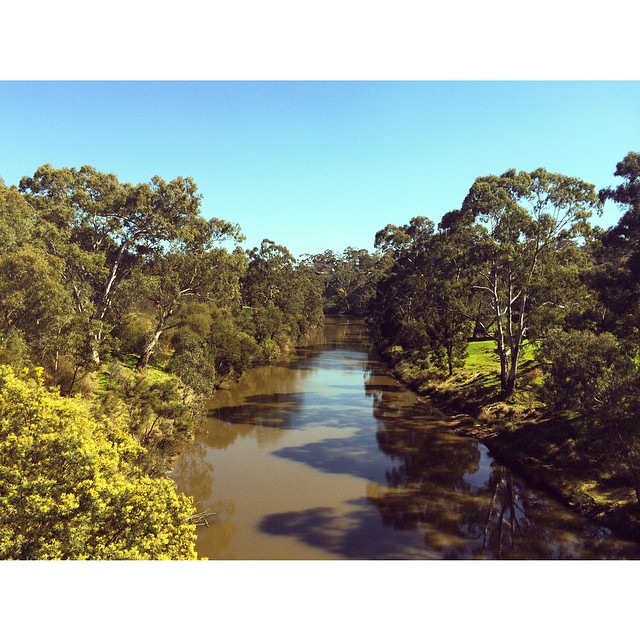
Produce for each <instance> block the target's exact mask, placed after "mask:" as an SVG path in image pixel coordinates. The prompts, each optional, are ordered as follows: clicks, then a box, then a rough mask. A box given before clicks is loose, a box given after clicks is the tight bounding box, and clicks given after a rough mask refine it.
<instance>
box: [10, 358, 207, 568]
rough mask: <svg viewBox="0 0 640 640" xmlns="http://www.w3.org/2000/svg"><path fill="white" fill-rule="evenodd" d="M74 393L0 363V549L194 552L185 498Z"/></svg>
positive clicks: (48, 554) (79, 553)
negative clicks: (152, 473)
mask: <svg viewBox="0 0 640 640" xmlns="http://www.w3.org/2000/svg"><path fill="white" fill-rule="evenodd" d="M141 451H142V449H141V447H140V446H139V445H138V444H137V443H136V442H135V441H134V440H133V439H132V438H131V436H129V435H128V434H127V432H126V431H125V430H124V429H122V428H121V427H120V426H118V425H117V424H113V423H107V422H101V421H97V420H95V419H93V418H92V417H91V416H90V414H89V412H88V410H87V408H86V407H85V406H84V405H83V404H82V403H81V402H80V401H79V400H77V399H70V398H63V397H61V396H60V395H59V394H58V393H56V392H53V391H47V390H46V389H45V388H44V386H43V385H42V382H41V380H39V379H38V378H37V377H36V379H34V378H33V377H31V378H27V379H25V378H21V377H18V376H17V375H16V374H15V373H14V372H13V370H12V369H11V368H9V367H7V366H0V477H1V478H2V482H1V483H0V557H1V558H3V559H43V560H44V559H46V560H51V559H95V560H97V559H193V558H195V557H196V554H195V547H194V545H195V527H194V525H193V524H190V522H189V518H190V516H191V515H192V514H193V513H194V509H193V505H192V501H191V499H190V498H187V497H185V496H182V495H179V494H177V493H176V491H175V487H174V485H173V483H172V482H171V481H170V480H168V479H166V478H150V477H148V476H146V475H145V474H143V473H142V472H141V470H140V468H139V467H138V466H137V465H136V460H137V459H138V458H139V456H140V453H141Z"/></svg>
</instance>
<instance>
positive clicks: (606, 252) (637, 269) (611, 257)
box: [592, 152, 640, 342]
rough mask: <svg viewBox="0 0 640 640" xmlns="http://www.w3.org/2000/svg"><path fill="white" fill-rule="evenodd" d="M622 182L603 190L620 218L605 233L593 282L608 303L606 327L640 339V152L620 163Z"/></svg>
mask: <svg viewBox="0 0 640 640" xmlns="http://www.w3.org/2000/svg"><path fill="white" fill-rule="evenodd" d="M614 175H615V176H618V177H620V178H622V183H621V184H619V185H617V186H615V187H607V188H605V189H601V190H600V193H599V196H600V199H601V201H602V202H606V201H607V200H610V201H612V202H615V203H616V204H617V205H618V207H619V208H620V209H621V210H622V216H621V218H620V220H619V221H618V222H617V224H616V225H614V226H613V227H612V228H611V229H609V230H608V231H607V232H605V233H603V234H602V237H601V246H600V247H599V250H597V251H596V261H597V267H596V269H595V274H594V277H593V279H592V284H593V286H594V287H595V288H596V290H597V292H598V296H599V298H600V301H601V302H602V304H603V305H604V306H605V309H606V312H607V313H606V318H605V321H604V328H605V329H609V330H611V331H613V332H614V333H616V335H619V336H620V337H624V338H625V339H627V340H631V341H633V342H637V333H638V328H639V327H640V304H639V302H638V292H639V290H640V153H634V152H629V153H628V154H627V155H626V156H625V157H624V159H623V160H622V161H621V162H618V164H617V165H616V171H615V173H614Z"/></svg>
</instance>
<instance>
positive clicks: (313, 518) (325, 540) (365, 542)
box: [260, 498, 440, 560]
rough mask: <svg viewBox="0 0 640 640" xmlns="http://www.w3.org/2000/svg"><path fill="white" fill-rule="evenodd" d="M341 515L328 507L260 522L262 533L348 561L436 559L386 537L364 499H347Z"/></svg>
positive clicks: (434, 554) (283, 515) (413, 545)
mask: <svg viewBox="0 0 640 640" xmlns="http://www.w3.org/2000/svg"><path fill="white" fill-rule="evenodd" d="M348 505H349V507H350V510H349V511H347V513H346V514H345V513H342V512H339V511H337V510H336V509H334V508H331V507H317V508H315V509H306V510H303V511H289V512H285V513H275V514H273V515H270V516H267V517H266V518H265V519H264V520H263V521H262V523H261V525H260V526H261V529H262V531H264V532H265V533H268V534H271V535H278V536H291V537H293V538H295V539H297V540H299V541H300V542H303V543H305V544H307V545H310V546H313V547H318V548H322V549H325V550H326V551H329V552H331V553H335V554H338V555H341V556H343V557H346V558H352V559H363V560H366V559H371V558H376V559H379V560H384V559H389V560H397V559H413V558H415V559H417V558H425V557H427V558H428V557H432V558H434V559H435V558H439V557H440V556H439V554H438V553H435V552H434V553H432V554H426V555H425V552H424V550H423V549H420V548H419V547H418V548H417V547H416V545H415V544H412V542H411V541H410V540H405V539H403V538H401V537H398V536H389V535H386V532H385V526H384V524H383V523H382V522H381V520H380V517H379V516H378V514H377V513H375V511H372V510H371V509H370V508H369V505H368V503H367V500H366V499H364V498H362V499H359V500H350V501H349V502H348Z"/></svg>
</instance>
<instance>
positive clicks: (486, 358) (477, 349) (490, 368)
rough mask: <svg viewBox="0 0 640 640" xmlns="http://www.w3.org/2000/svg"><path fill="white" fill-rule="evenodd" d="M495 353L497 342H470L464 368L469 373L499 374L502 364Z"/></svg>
mask: <svg viewBox="0 0 640 640" xmlns="http://www.w3.org/2000/svg"><path fill="white" fill-rule="evenodd" d="M495 351H496V343H495V340H479V341H473V342H469V343H468V345H467V358H466V360H465V363H464V368H465V369H466V370H467V371H469V373H497V372H498V370H499V366H500V364H499V361H498V354H497V353H496V352H495Z"/></svg>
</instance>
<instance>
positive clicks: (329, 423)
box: [173, 318, 640, 560]
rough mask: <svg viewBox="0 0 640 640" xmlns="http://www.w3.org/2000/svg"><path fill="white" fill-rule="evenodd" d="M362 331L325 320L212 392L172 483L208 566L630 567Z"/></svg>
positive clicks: (623, 555) (593, 528)
mask: <svg viewBox="0 0 640 640" xmlns="http://www.w3.org/2000/svg"><path fill="white" fill-rule="evenodd" d="M447 422H448V419H447V417H446V416H445V415H444V414H442V413H441V412H440V411H438V410H437V409H435V408H434V407H433V406H432V405H431V404H429V403H428V401H425V400H424V399H423V398H419V397H418V396H417V395H416V394H415V393H413V392H412V391H410V390H408V389H406V388H404V387H403V386H401V385H400V384H399V383H398V382H397V381H396V380H395V378H393V377H392V376H391V375H390V373H389V371H388V369H387V367H386V366H385V365H384V363H383V362H381V361H380V359H379V357H378V356H377V355H376V354H375V352H374V351H373V350H372V348H371V343H370V341H369V339H368V334H367V330H366V327H365V326H364V324H363V323H362V322H360V321H356V320H348V319H336V318H328V319H327V320H326V322H325V327H324V330H323V331H321V332H318V333H317V334H316V335H315V336H313V337H312V338H310V339H309V340H308V344H307V345H306V346H304V347H301V348H300V349H298V350H297V352H296V353H295V354H294V355H292V356H291V357H290V358H287V359H286V360H284V361H282V362H278V363H276V364H271V365H269V366H262V367H257V368H255V369H252V370H250V371H248V372H246V373H245V374H244V375H243V376H242V378H241V380H240V382H239V383H238V384H236V385H234V386H233V387H232V388H231V389H228V390H221V391H218V392H217V393H216V395H215V397H214V398H213V400H212V401H211V402H210V404H209V419H208V420H207V422H206V423H205V424H204V425H203V427H202V428H201V429H200V432H199V433H198V434H197V436H196V439H195V441H194V442H193V443H192V444H190V445H188V446H187V447H186V448H185V450H184V451H183V452H182V454H181V456H180V457H179V459H178V460H177V462H176V465H175V468H174V472H173V478H174V480H175V481H176V482H177V484H178V486H179V488H180V490H182V491H183V492H185V493H187V494H189V495H191V496H193V497H194V499H195V501H196V505H197V508H198V510H199V511H206V510H208V511H209V512H213V513H214V514H215V515H211V516H209V517H208V518H207V521H208V526H206V525H205V526H199V527H198V542H197V548H198V552H199V554H200V555H201V556H206V557H207V558H209V559H211V560H214V559H253V560H256V559H278V560H286V559H474V558H486V559H581V558H582V559H638V558H640V546H639V545H638V544H636V543H634V542H630V541H627V540H624V539H621V538H619V537H617V536H615V535H614V534H612V532H611V531H610V530H609V529H606V528H604V527H600V526H597V525H596V524H593V523H592V522H590V521H588V520H586V519H585V518H582V517H581V516H579V515H577V514H575V513H574V512H572V511H571V510H569V509H567V508H566V507H564V506H563V505H561V504H560V503H558V502H557V501H556V500H555V499H553V498H552V497H550V496H548V495H546V494H545V493H544V492H542V491H540V490H537V489H534V488H532V487H530V486H528V485H527V483H526V482H524V481H523V480H522V479H521V478H519V477H518V476H517V475H516V474H514V473H512V472H511V471H510V470H509V469H508V468H506V467H504V466H503V465H500V464H498V463H496V462H495V461H494V460H493V459H492V457H491V455H490V454H489V452H488V451H487V449H486V447H485V446H484V445H482V444H481V443H480V442H477V441H475V440H473V439H469V438H464V437H461V436H456V435H454V434H452V433H450V432H448V431H447Z"/></svg>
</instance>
